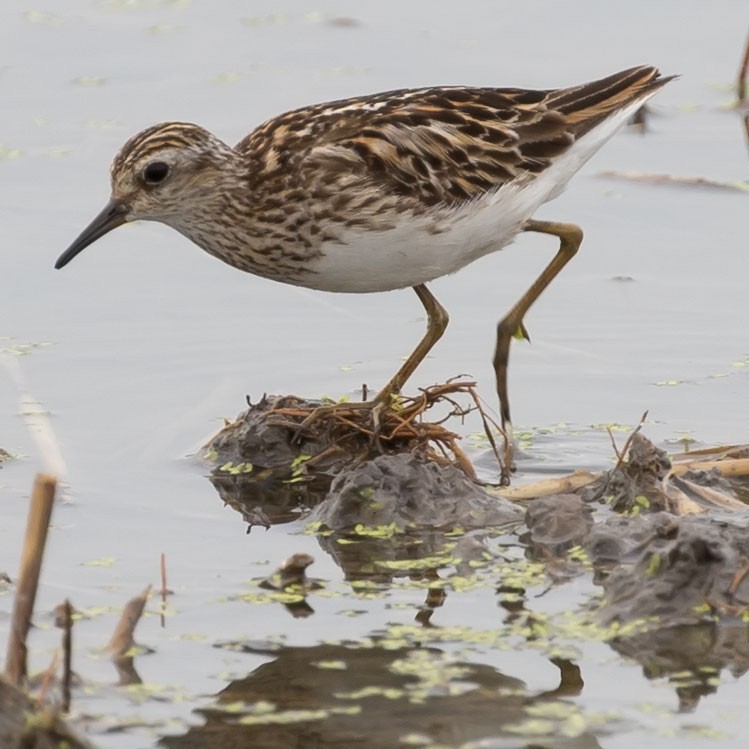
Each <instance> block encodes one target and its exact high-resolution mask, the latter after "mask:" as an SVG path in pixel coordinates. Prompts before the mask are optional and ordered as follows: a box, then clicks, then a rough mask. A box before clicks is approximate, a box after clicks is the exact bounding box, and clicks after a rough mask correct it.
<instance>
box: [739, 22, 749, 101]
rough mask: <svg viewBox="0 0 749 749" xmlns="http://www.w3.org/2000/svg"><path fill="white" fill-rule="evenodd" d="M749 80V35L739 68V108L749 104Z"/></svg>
mask: <svg viewBox="0 0 749 749" xmlns="http://www.w3.org/2000/svg"><path fill="white" fill-rule="evenodd" d="M747 79H749V34H748V35H747V37H746V46H745V47H744V57H743V59H742V60H741V67H740V68H739V79H738V81H737V83H736V96H737V97H738V100H739V106H744V105H745V104H747V103H749V102H748V101H747Z"/></svg>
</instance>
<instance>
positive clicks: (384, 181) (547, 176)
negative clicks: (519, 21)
mask: <svg viewBox="0 0 749 749" xmlns="http://www.w3.org/2000/svg"><path fill="white" fill-rule="evenodd" d="M669 80H671V78H670V77H666V78H664V77H662V76H661V75H660V74H659V72H658V70H657V69H656V68H654V67H651V66H647V65H644V66H640V67H635V68H631V69H629V70H624V71H622V72H620V73H615V74H614V75H611V76H608V77H607V78H603V79H601V80H597V81H593V82H591V83H584V84H582V85H579V86H573V87H570V88H561V89H550V90H543V91H540V90H526V89H519V88H471V87H465V86H437V87H429V88H418V89H402V90H397V91H388V92H386V93H380V94H374V95H369V96H362V97H356V98H353V99H344V100H341V101H333V102H328V103H325V104H317V105H314V106H310V107H304V108H302V109H296V110H294V111H292V112H288V113H286V114H282V115H280V116H278V117H275V118H274V119H272V120H269V121H268V122H266V123H264V124H262V125H260V126H259V127H257V128H256V129H255V130H253V131H252V132H251V133H250V134H249V135H248V136H247V137H245V138H244V139H243V140H241V141H240V142H239V143H238V144H237V145H236V146H234V147H231V146H228V145H226V144H225V143H224V142H222V141H221V140H219V139H218V138H217V137H216V136H215V135H212V134H211V133H209V132H208V131H207V130H205V129H204V128H202V127H200V126H199V125H194V124H190V123H184V122H166V123H162V124H159V125H155V126H153V127H150V128H147V129H146V130H143V131H142V132H140V133H138V134H137V135H135V136H133V137H132V138H131V139H130V140H128V141H127V143H125V145H124V146H123V147H122V149H121V150H120V152H119V153H118V154H117V156H116V157H115V159H114V162H113V164H112V167H111V184H112V193H111V199H110V201H109V203H108V204H107V205H106V207H105V208H104V210H103V211H102V212H101V213H99V215H98V216H97V217H96V218H95V219H94V220H93V221H92V222H91V223H90V224H89V225H88V227H87V228H86V229H84V230H83V232H82V233H81V234H80V236H79V237H78V238H77V239H76V240H75V241H74V242H73V244H72V245H70V247H69V248H68V249H67V250H66V251H65V252H64V253H63V254H62V255H61V256H60V258H59V259H58V260H57V263H56V265H55V267H56V268H62V267H63V266H64V265H66V264H67V263H69V262H70V261H71V260H72V259H73V258H74V257H75V256H76V255H77V254H78V253H79V252H81V250H83V249H84V248H85V247H87V246H88V245H90V244H91V243H92V242H94V241H95V240H97V239H99V238H100V237H102V236H103V235H104V234H106V233H107V232H108V231H110V230H112V229H114V228H116V227H117V226H120V225H121V224H123V223H125V222H127V221H136V220H150V221H160V222H162V223H165V224H168V225H169V226H172V227H173V228H175V229H176V230H177V231H179V232H181V233H182V234H184V235H185V236H186V237H188V238H189V239H191V240H192V241H193V242H195V244H197V245H198V246H200V247H202V248H203V249H204V250H205V251H206V252H208V253H210V254H211V255H214V256H215V257H217V258H219V259H220V260H223V261H224V262H225V263H228V264H229V265H231V266H233V267H235V268H238V269H239V270H243V271H247V272H249V273H254V274H256V275H258V276H263V277H265V278H269V279H272V280H275V281H282V282H283V283H289V284H295V285H298V286H305V287H307V288H310V289H321V290H325V291H341V292H373V291H390V290H393V289H402V288H406V287H408V286H410V287H412V288H413V289H414V291H415V292H416V294H417V295H418V297H419V299H420V300H421V303H422V304H423V306H424V308H425V310H426V313H427V331H426V334H425V335H424V337H423V338H422V340H421V341H420V342H419V344H418V345H417V346H416V348H415V349H414V350H413V352H412V353H411V354H410V356H409V357H408V359H407V360H406V361H405V363H404V364H403V365H402V366H401V368H400V369H399V370H398V371H397V372H396V374H395V375H394V376H393V377H392V378H391V380H390V381H389V382H388V383H387V384H386V385H385V386H384V387H383V388H382V389H381V390H380V392H379V394H378V396H377V398H376V399H375V401H374V402H375V403H379V404H380V405H382V404H384V403H387V402H388V401H389V399H390V396H391V395H392V394H394V393H397V392H399V391H400V390H401V388H402V387H403V385H404V383H405V382H406V380H407V379H408V378H409V377H410V376H411V374H412V373H413V372H414V370H415V369H416V367H417V366H418V365H419V363H420V362H421V361H422V360H423V359H424V357H425V356H426V355H427V353H428V352H429V350H430V349H431V348H432V346H433V345H434V344H435V343H436V342H437V340H438V339H439V338H440V337H441V336H442V334H443V332H444V331H445V328H446V326H447V323H448V315H447V312H446V311H445V309H444V308H443V307H442V306H441V305H440V303H439V302H438V301H437V300H436V299H435V297H434V296H433V295H432V293H431V292H430V291H429V290H428V289H427V287H426V284H427V283H428V282H429V281H432V280H433V279H435V278H439V277H440V276H444V275H447V274H449V273H453V272H455V271H457V270H459V269H460V268H462V267H463V266H465V265H467V264H468V263H471V262H473V261H474V260H476V259H478V258H480V257H482V256H483V255H486V254H488V253H490V252H494V251H496V250H500V249H502V248H503V247H504V246H506V245H507V244H508V243H509V242H510V241H511V240H512V239H513V237H515V235H517V234H518V233H519V232H521V231H534V232H541V233H544V234H551V235H554V236H556V237H557V238H558V239H559V243H560V244H559V249H558V251H557V253H556V255H555V256H554V258H553V259H552V260H551V262H550V263H549V264H548V265H547V266H546V268H545V269H544V270H543V272H542V273H541V274H540V275H539V277H538V278H537V279H536V281H535V282H534V283H533V284H532V285H531V287H530V288H529V289H528V290H527V291H526V292H525V294H523V296H522V297H521V298H520V300H519V301H518V302H517V303H516V304H515V305H514V306H513V307H512V308H511V309H510V311H509V312H508V313H507V314H506V315H505V316H504V317H503V318H502V320H501V321H500V322H499V324H498V326H497V339H496V349H495V354H494V369H495V372H496V380H497V392H498V395H499V401H500V413H501V418H502V424H503V426H504V427H505V430H506V431H508V430H509V429H510V427H511V424H510V404H509V398H508V390H507V365H508V360H509V350H510V341H511V339H512V337H513V336H515V335H520V336H522V337H525V338H527V337H528V335H527V331H526V329H525V326H524V324H523V318H524V316H525V314H526V312H527V311H528V309H529V308H530V306H531V305H532V304H533V302H535V300H536V299H537V298H538V297H539V295H540V294H541V293H542V292H543V290H544V289H545V288H546V287H547V286H548V285H549V283H550V282H551V281H552V280H553V279H554V278H555V277H556V275H557V274H558V273H559V271H560V270H561V269H562V268H563V267H564V266H565V265H566V264H567V263H568V262H569V260H570V259H571V258H572V257H573V255H574V254H575V253H576V252H577V250H578V247H579V246H580V243H581V241H582V231H581V230H580V229H579V228H578V227H577V226H575V225H574V224H566V223H556V222H550V221H537V220H535V219H533V218H532V217H533V214H534V213H535V211H536V210H537V209H538V207H539V206H540V205H542V204H543V203H545V202H547V201H549V200H551V199H552V198H554V197H556V196H557V195H559V193H560V192H562V190H563V189H564V187H565V186H566V184H567V182H568V181H569V180H570V178H571V177H572V176H573V175H574V174H575V172H577V171H578V170H579V169H580V167H581V166H582V165H583V164H584V163H585V162H586V161H587V160H588V159H589V158H590V157H591V156H592V155H593V154H594V153H595V152H596V151H597V150H598V149H599V148H600V147H601V146H602V145H603V144H604V143H605V142H606V141H607V140H608V139H609V138H610V137H611V136H612V135H613V134H614V133H615V132H616V131H617V130H619V129H620V128H621V127H622V126H623V125H624V124H625V123H626V122H627V120H628V119H629V117H630V116H631V115H632V114H633V113H634V112H636V111H637V110H638V108H639V107H641V106H642V104H643V103H644V102H645V101H646V100H647V99H649V98H650V97H651V96H653V95H654V94H655V93H656V92H657V91H658V90H659V89H660V88H661V87H662V86H663V85H664V84H665V83H666V82H668V81H669Z"/></svg>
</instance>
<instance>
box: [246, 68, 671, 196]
mask: <svg viewBox="0 0 749 749" xmlns="http://www.w3.org/2000/svg"><path fill="white" fill-rule="evenodd" d="M666 80H668V79H662V78H659V77H658V71H657V70H656V69H655V68H652V67H648V66H642V67H638V68H632V69H630V70H626V71H623V72H621V73H617V74H615V75H612V76H609V77H608V78H604V79H602V80H599V81H594V82H592V83H587V84H583V85H581V86H576V87H572V88H566V89H558V90H552V91H527V90H522V89H489V88H464V87H439V88H426V89H412V90H401V91H390V92H386V93H383V94H377V95H374V96H368V97H362V98H358V99H346V100H342V101H338V102H331V103H328V104H321V105H317V106H315V107H310V108H306V109H301V110H296V111H294V112H289V113H288V114H285V115H282V116H280V117H277V118H275V119H274V120H271V121H270V122H268V123H266V124H265V125H262V126H261V127H260V128H258V129H257V130H255V131H254V132H253V133H252V134H251V135H250V136H248V138H246V139H245V140H243V141H242V142H240V143H239V144H238V145H237V146H236V148H237V149H238V150H239V151H242V152H244V153H245V154H246V155H247V156H248V158H249V159H250V160H251V161H252V162H254V169H255V172H256V174H258V176H260V175H261V174H264V175H265V176H270V175H271V174H272V173H276V174H277V173H278V171H286V172H287V173H288V172H289V171H296V170H297V169H298V170H299V174H300V177H301V178H302V180H303V181H305V182H308V181H314V182H316V183H317V185H318V188H319V189H321V190H324V192H325V193H326V196H328V197H329V196H330V195H331V194H335V192H336V190H338V189H347V190H350V188H351V187H352V185H354V184H356V185H357V186H358V187H360V188H362V187H363V186H365V185H366V186H368V187H369V190H368V191H367V192H369V193H370V195H371V193H372V191H375V192H380V194H381V195H382V194H383V193H385V194H389V195H392V196H397V197H399V198H400V199H401V200H405V201H408V202H413V203H414V204H415V205H416V204H418V205H421V206H423V207H425V208H426V207H429V206H433V205H436V204H443V205H453V204H457V203H460V202H463V201H465V200H469V199H471V198H474V197H477V196H478V195H481V194H483V193H485V192H487V191H491V190H495V189H497V188H498V187H500V186H501V185H503V184H505V183H507V182H511V181H513V180H516V179H522V178H532V176H533V175H535V174H537V173H539V172H541V171H543V170H544V169H546V167H547V166H548V165H549V164H550V163H551V160H552V159H553V158H554V157H555V156H558V155H559V154H561V153H562V152H564V151H565V150H566V149H567V148H569V147H570V146H571V145H572V143H573V142H574V141H575V139H576V138H577V137H579V136H580V135H582V134H584V133H585V132H587V131H588V130H589V129H591V128H592V127H594V126H595V125H596V124H598V123H599V122H600V121H601V120H603V119H605V118H606V117H607V116H608V115H609V114H611V113H612V112H614V111H615V110H617V109H619V108H621V107H623V106H625V105H626V104H629V103H630V102H632V101H633V100H635V99H637V98H638V97H643V96H645V94H646V93H649V92H650V91H651V90H653V88H655V87H659V86H660V85H662V84H663V83H665V82H666ZM360 192H361V191H360ZM361 194H362V195H364V193H363V192H362V193H361Z"/></svg>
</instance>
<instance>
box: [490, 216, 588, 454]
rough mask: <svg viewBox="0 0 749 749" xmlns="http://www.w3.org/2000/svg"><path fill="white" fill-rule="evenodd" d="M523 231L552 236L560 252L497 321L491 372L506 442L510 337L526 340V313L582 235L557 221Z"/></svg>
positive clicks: (532, 225)
mask: <svg viewBox="0 0 749 749" xmlns="http://www.w3.org/2000/svg"><path fill="white" fill-rule="evenodd" d="M523 231H537V232H540V233H541V234H552V235H554V236H555V237H558V238H559V250H558V251H557V254H556V255H554V257H553V258H552V260H551V262H550V263H549V264H548V265H547V266H546V267H545V268H544V269H543V271H542V272H541V275H540V276H539V277H538V278H537V279H536V280H535V281H534V282H533V284H531V287H530V288H529V289H528V291H526V292H525V294H523V296H522V297H521V298H520V300H519V301H518V302H517V304H515V306H514V307H513V308H512V309H511V310H510V311H509V312H508V313H507V314H506V315H505V316H504V317H503V318H502V319H501V320H500V322H499V324H498V325H497V347H496V349H495V351H494V372H495V374H496V376H497V395H499V410H500V416H501V418H502V430H503V431H504V432H505V437H506V439H507V440H508V444H509V441H511V440H512V421H511V419H510V398H509V395H508V393H507V365H508V362H509V360H510V343H511V342H512V339H513V337H515V336H517V337H522V338H526V339H527V338H528V333H527V331H526V329H525V325H524V324H523V318H524V317H525V313H526V312H527V311H528V310H529V309H530V306H531V305H532V304H533V302H535V301H536V299H538V297H539V296H541V294H542V293H543V291H544V289H546V287H547V286H548V285H549V284H550V283H551V282H552V281H553V280H554V279H555V278H556V276H557V274H558V273H559V271H561V270H562V268H564V266H565V265H567V263H569V261H570V260H572V258H573V257H574V256H575V253H576V252H577V251H578V249H579V248H580V243H581V242H582V241H583V232H582V229H580V227H579V226H575V224H561V223H558V222H556V221H534V220H531V221H528V222H527V223H526V224H525V226H524V227H523Z"/></svg>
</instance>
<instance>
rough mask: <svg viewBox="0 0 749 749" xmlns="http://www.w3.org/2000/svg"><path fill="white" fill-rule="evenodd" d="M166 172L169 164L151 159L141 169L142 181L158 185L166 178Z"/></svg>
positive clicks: (167, 172)
mask: <svg viewBox="0 0 749 749" xmlns="http://www.w3.org/2000/svg"><path fill="white" fill-rule="evenodd" d="M167 174H169V164H166V163H164V162H163V161H152V162H151V163H150V164H149V165H148V166H147V167H146V168H145V169H144V170H143V181H144V182H145V183H146V184H147V185H158V184H159V182H163V181H164V180H165V179H166V175H167Z"/></svg>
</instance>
